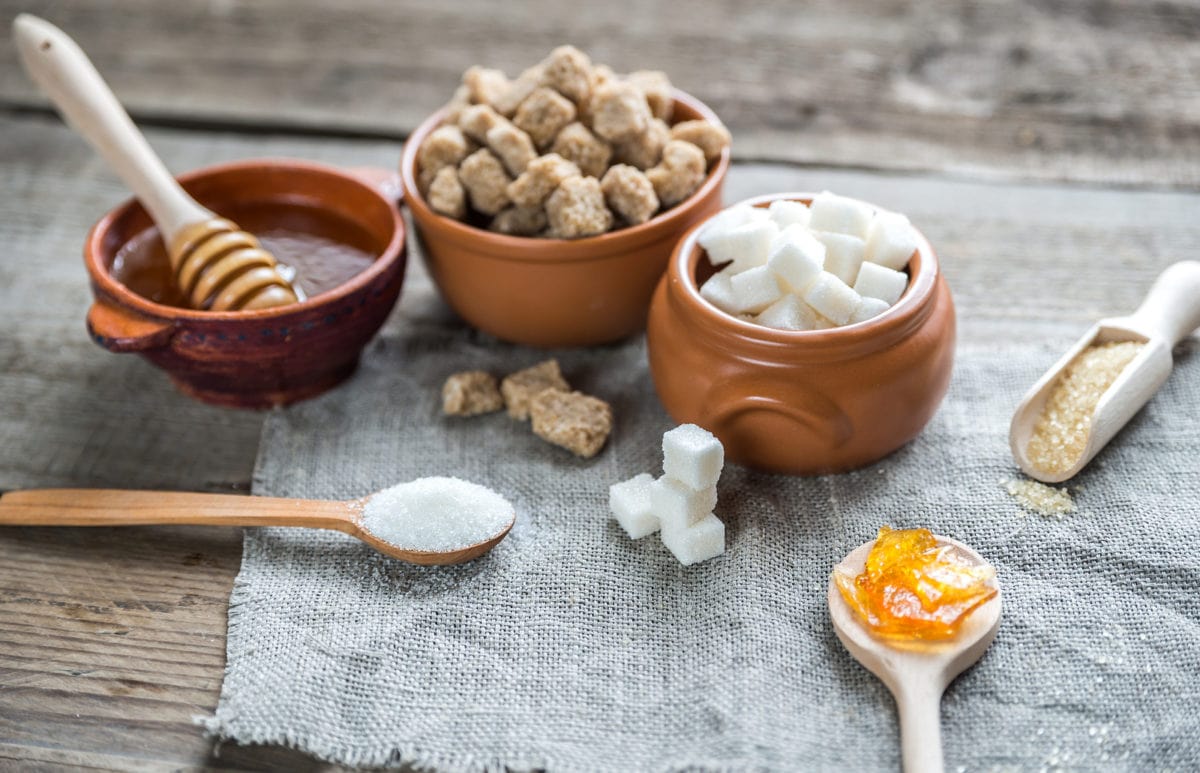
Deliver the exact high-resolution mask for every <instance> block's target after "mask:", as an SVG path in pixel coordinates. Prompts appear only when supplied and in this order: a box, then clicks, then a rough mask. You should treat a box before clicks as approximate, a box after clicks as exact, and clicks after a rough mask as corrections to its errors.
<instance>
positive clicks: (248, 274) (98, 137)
mask: <svg viewBox="0 0 1200 773" xmlns="http://www.w3.org/2000/svg"><path fill="white" fill-rule="evenodd" d="M13 38H14V40H15V41H16V44H17V50H18V51H19V52H20V54H21V60H22V61H23V62H24V63H25V69H26V70H28V71H29V75H30V76H31V77H32V78H33V80H34V81H35V82H36V83H37V84H38V86H40V87H41V89H42V91H43V92H44V93H45V94H46V95H47V96H48V97H50V99H51V100H52V101H53V102H54V103H55V105H57V106H58V109H59V112H60V113H62V116H63V120H65V121H66V122H67V123H68V124H69V125H70V126H71V127H72V128H74V129H75V131H76V132H78V133H79V134H80V135H82V136H83V138H84V139H86V140H87V141H88V142H89V143H91V145H92V146H93V147H94V148H96V150H98V151H99V152H100V155H101V156H103V157H104V159H105V160H106V161H107V162H108V164H109V166H110V167H112V169H113V171H114V172H116V173H117V174H118V175H119V176H120V177H121V179H122V180H124V181H125V184H126V185H128V186H129V187H130V189H131V190H132V191H133V192H134V194H135V195H136V196H137V197H138V200H139V201H141V202H142V205H143V206H145V208H146V209H147V211H149V213H150V217H152V218H153V219H154V222H155V224H156V225H158V230H159V232H160V233H161V234H162V238H163V242H164V243H165V244H166V245H167V254H168V255H170V258H171V267H172V269H173V270H174V274H175V279H176V281H177V283H178V285H179V287H180V289H181V290H182V291H183V294H184V295H185V296H186V297H187V299H188V302H189V303H190V304H191V305H192V307H193V308H196V309H210V310H212V311H236V310H242V309H265V308H270V307H274V306H283V305H286V304H289V303H296V301H297V300H298V295H297V293H296V289H295V288H294V287H293V286H292V284H291V282H290V281H289V280H288V279H285V278H284V276H283V274H281V273H280V269H281V268H283V269H285V270H286V271H290V269H287V268H286V267H282V266H279V265H278V264H277V263H276V261H275V258H274V257H273V256H272V255H271V254H270V253H269V252H267V251H266V250H264V249H263V248H262V245H260V244H259V242H258V240H257V239H255V238H254V237H253V236H251V235H250V234H248V233H246V232H245V231H242V230H240V229H239V228H238V227H237V226H236V225H235V224H234V223H232V222H230V221H229V220H225V219H224V218H221V217H218V216H217V215H216V214H214V213H213V212H212V211H210V210H208V209H206V208H205V207H202V206H200V204H199V203H197V202H196V200H195V199H193V198H192V197H191V196H189V195H188V194H187V193H186V192H184V190H183V188H181V187H179V183H177V182H175V179H174V178H173V177H171V175H170V173H169V172H168V171H167V168H166V167H165V166H163V163H162V161H161V160H160V159H159V158H158V156H156V155H155V154H154V151H153V150H151V149H150V145H149V144H148V143H147V142H146V138H145V137H143V136H142V134H141V132H139V131H138V130H137V127H135V126H134V125H133V121H132V120H130V118H129V114H128V113H126V112H125V110H124V109H123V108H122V107H121V105H120V103H119V102H117V98H116V97H115V96H114V95H113V93H112V91H111V90H110V89H109V88H108V85H107V84H106V83H105V82H104V79H103V78H101V77H100V73H98V72H96V68H95V67H94V66H93V65H92V63H91V61H90V60H88V58H87V55H86V54H84V53H83V51H82V50H81V49H80V48H79V46H78V45H76V43H75V41H73V40H71V38H69V37H67V35H66V33H64V32H63V31H62V30H60V29H59V28H58V27H55V26H54V25H53V24H51V23H49V22H47V21H45V20H44V19H39V18H38V17H36V16H31V15H29V14H27V13H23V14H20V15H18V16H17V18H16V20H15V21H14V22H13Z"/></svg>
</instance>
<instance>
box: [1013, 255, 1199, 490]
mask: <svg viewBox="0 0 1200 773" xmlns="http://www.w3.org/2000/svg"><path fill="white" fill-rule="evenodd" d="M1197 327H1200V262H1197V261H1194V260H1187V261H1181V262H1179V263H1175V264H1174V265H1171V266H1169V267H1168V268H1167V270H1166V271H1163V272H1162V274H1160V275H1159V277H1158V279H1157V280H1155V282H1154V285H1153V286H1152V287H1151V288H1150V292H1149V293H1148V294H1147V295H1146V299H1145V300H1144V301H1142V305H1141V306H1139V307H1138V309H1137V311H1135V312H1134V313H1133V314H1132V315H1130V316H1128V317H1114V318H1111V319H1102V320H1100V321H1099V322H1097V323H1096V324H1095V325H1093V326H1092V329H1091V330H1089V331H1088V332H1087V333H1086V334H1084V336H1083V338H1080V339H1079V341H1078V342H1077V343H1076V344H1075V345H1074V346H1073V347H1071V349H1070V350H1069V351H1068V352H1067V353H1066V354H1064V355H1063V356H1062V359H1060V360H1059V361H1058V362H1057V363H1055V365H1054V367H1052V368H1050V370H1048V371H1046V373H1045V375H1043V376H1042V377H1041V378H1040V379H1038V381H1037V383H1035V384H1034V385H1033V386H1032V387H1030V389H1029V391H1028V392H1026V393H1025V397H1023V398H1022V399H1021V403H1020V405H1018V406H1017V410H1016V413H1015V414H1014V415H1013V419H1012V425H1011V427H1010V429H1009V435H1008V439H1009V446H1010V447H1011V448H1012V455H1013V459H1015V460H1016V462H1017V466H1019V467H1020V468H1021V470H1022V471H1023V472H1024V473H1025V474H1026V475H1028V476H1029V477H1031V478H1035V479H1036V480H1040V481H1043V482H1045V483H1061V482H1062V481H1064V480H1068V479H1070V478H1072V477H1074V476H1075V475H1076V474H1077V473H1078V472H1079V471H1080V470H1082V469H1083V468H1084V467H1085V466H1086V465H1087V463H1088V462H1090V461H1091V460H1092V458H1093V457H1094V456H1095V455H1096V454H1097V453H1099V452H1100V449H1102V448H1104V446H1105V445H1107V444H1108V441H1109V440H1112V438H1113V436H1114V435H1116V434H1117V432H1119V431H1120V429H1121V428H1122V427H1124V426H1125V424H1126V422H1128V421H1129V420H1130V419H1131V418H1133V415H1134V414H1135V413H1137V412H1138V411H1139V410H1140V409H1141V407H1142V406H1143V405H1145V404H1146V401H1147V400H1149V399H1150V398H1151V397H1153V396H1154V393H1155V392H1157V391H1158V388H1159V387H1161V386H1162V384H1163V382H1164V381H1166V380H1167V376H1169V375H1171V368H1172V366H1173V365H1174V361H1173V360H1172V358H1171V349H1172V348H1174V346H1175V345H1176V344H1177V343H1179V342H1180V341H1182V340H1183V339H1184V338H1186V337H1187V336H1188V334H1189V333H1191V332H1192V331H1193V330H1195V329H1196V328H1197ZM1113 341H1135V342H1139V343H1144V344H1145V347H1144V348H1143V349H1142V351H1140V352H1139V353H1138V355H1137V357H1135V358H1134V359H1133V361H1132V362H1130V363H1129V364H1128V365H1126V366H1125V368H1124V370H1122V371H1121V375H1120V376H1119V377H1118V378H1117V380H1116V381H1115V382H1113V385H1112V386H1111V387H1109V388H1108V390H1107V391H1106V392H1105V393H1104V395H1103V396H1102V397H1101V398H1100V402H1099V403H1097V405H1096V410H1095V412H1094V413H1093V414H1092V423H1091V428H1090V430H1089V432H1088V438H1087V443H1086V445H1085V446H1084V449H1083V453H1082V454H1081V455H1080V456H1079V459H1078V460H1076V462H1075V464H1074V465H1072V466H1071V467H1070V468H1068V469H1066V470H1063V471H1061V472H1057V473H1055V472H1049V471H1046V470H1042V469H1040V468H1038V467H1035V466H1034V465H1033V464H1032V463H1031V462H1030V460H1029V457H1028V454H1027V453H1026V449H1027V447H1028V446H1029V439H1030V437H1031V436H1032V435H1033V430H1034V427H1035V426H1036V425H1037V421H1038V418H1039V417H1040V416H1041V414H1042V409H1043V408H1044V407H1045V405H1046V400H1047V399H1048V398H1049V396H1050V394H1051V391H1052V390H1053V389H1054V387H1055V385H1056V383H1057V382H1058V377H1059V375H1060V374H1061V373H1062V372H1063V370H1064V369H1065V368H1066V367H1067V366H1068V365H1070V364H1071V363H1072V362H1073V361H1074V360H1075V358H1076V357H1078V356H1079V354H1080V353H1081V352H1083V351H1084V350H1085V349H1087V348H1088V347H1089V346H1091V345H1092V344H1104V343H1110V342H1113Z"/></svg>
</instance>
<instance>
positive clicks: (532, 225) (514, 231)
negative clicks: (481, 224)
mask: <svg viewBox="0 0 1200 773" xmlns="http://www.w3.org/2000/svg"><path fill="white" fill-rule="evenodd" d="M547 222H548V221H547V220H546V210H545V209H543V208H542V207H509V208H508V209H506V210H504V211H503V212H501V213H500V214H498V215H496V216H495V217H494V218H492V223H491V225H489V226H488V230H491V231H495V232H496V233H502V234H508V235H509V236H537V235H538V234H540V233H541V232H542V231H544V230H546V223H547Z"/></svg>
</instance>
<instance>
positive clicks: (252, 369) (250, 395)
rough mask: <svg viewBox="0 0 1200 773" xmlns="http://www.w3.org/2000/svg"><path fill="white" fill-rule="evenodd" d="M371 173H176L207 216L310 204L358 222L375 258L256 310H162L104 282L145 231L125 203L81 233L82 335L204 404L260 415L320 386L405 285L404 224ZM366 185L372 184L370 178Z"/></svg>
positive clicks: (334, 376) (258, 164)
mask: <svg viewBox="0 0 1200 773" xmlns="http://www.w3.org/2000/svg"><path fill="white" fill-rule="evenodd" d="M383 174H384V175H386V174H387V173H383ZM371 176H372V173H371V172H369V171H364V172H363V173H361V174H357V173H351V172H347V171H343V170H340V169H335V168H333V167H328V166H323V165H320V164H313V163H308V162H305V161H297V160H292V159H271V160H251V161H240V162H237V163H231V164H221V165H218V166H211V167H205V168H204V169H199V170H197V171H195V172H191V173H190V174H187V175H184V176H183V177H181V178H179V181H180V183H182V185H183V187H184V188H185V189H186V190H187V191H188V192H189V193H190V194H192V196H194V197H195V198H196V199H197V200H198V201H199V202H200V203H201V204H204V205H205V206H207V207H209V208H210V209H212V210H214V211H216V212H218V213H220V212H221V211H222V210H223V209H224V208H226V207H228V206H231V205H236V204H237V203H248V202H252V203H256V204H257V203H272V202H278V203H287V204H302V205H309V206H315V207H321V208H324V209H327V210H332V211H334V212H335V213H337V214H339V215H341V216H342V217H344V218H345V219H347V220H349V221H351V222H354V223H356V224H358V225H359V226H360V227H361V228H362V229H364V230H365V231H366V232H367V233H369V234H371V235H372V236H373V238H374V241H375V242H376V243H377V244H378V245H380V246H381V248H382V251H381V252H380V254H379V257H378V258H376V260H375V262H374V263H372V264H371V265H370V266H369V267H368V268H366V269H365V270H364V271H362V272H361V273H359V274H358V275H356V276H355V277H354V278H353V279H351V280H350V281H348V282H346V283H344V284H342V285H340V286H338V287H336V288H335V289H333V290H330V291H328V292H324V293H321V294H319V295H315V296H313V297H311V298H308V299H306V300H305V301H303V302H302V303H296V304H292V305H290V306H281V307H279V308H276V309H264V310H259V311H236V312H210V311H193V310H191V309H183V308H178V307H175V306H166V305H163V304H159V303H155V302H153V301H150V300H147V299H146V298H144V297H142V296H141V295H138V294H136V293H134V292H133V291H131V290H130V289H128V288H126V287H125V286H124V285H122V284H121V283H120V282H118V281H117V280H116V279H114V278H113V277H112V275H111V274H110V273H109V272H110V268H111V266H112V263H113V259H114V258H115V257H116V255H117V253H118V252H119V251H120V249H121V247H122V246H123V245H125V244H126V243H128V242H129V241H130V240H131V239H132V238H134V237H135V236H137V235H138V234H139V233H141V232H143V231H145V230H146V229H147V228H151V227H152V224H151V221H150V218H149V216H148V215H147V214H146V211H145V210H144V209H142V207H141V205H140V204H138V203H137V202H136V201H133V200H130V201H127V202H125V203H124V204H122V205H120V206H119V207H117V208H116V209H114V210H113V211H111V212H109V213H108V214H107V215H105V216H104V217H103V218H101V220H100V221H99V222H98V223H96V225H94V226H93V227H92V230H91V231H90V232H89V233H88V237H87V243H86V244H85V245H84V253H83V256H84V263H85V264H86V266H87V270H88V274H89V275H90V277H91V283H92V292H93V295H94V296H95V300H94V301H93V303H92V307H91V309H90V310H89V311H88V316H87V325H88V331H89V333H91V336H92V338H93V339H94V340H95V341H96V343H98V344H100V345H101V346H103V347H104V348H105V349H108V350H109V351H113V352H138V353H139V354H141V355H142V356H144V357H145V358H146V359H148V360H150V361H151V362H153V363H154V364H155V365H157V366H158V367H160V368H162V369H163V370H165V371H167V375H169V376H170V377H171V380H172V381H173V382H174V383H175V385H176V386H177V387H178V388H179V389H180V390H181V391H183V392H184V393H185V394H188V395H190V396H192V397H195V398H198V399H200V400H203V401H205V402H209V403H216V404H219V405H227V406H233V407H239V408H267V407H270V406H274V405H281V404H285V403H290V402H293V401H296V400H301V399H304V398H306V397H312V396H314V395H316V394H318V393H320V392H323V391H325V390H327V389H329V388H330V387H332V386H334V385H335V384H337V383H338V382H340V381H341V380H342V379H344V378H346V377H347V376H349V375H350V374H351V373H352V372H353V371H354V368H355V366H356V365H357V364H358V356H359V352H360V351H361V350H362V348H363V346H364V345H365V344H366V343H367V341H368V340H370V338H371V337H372V336H373V335H374V334H375V331H377V330H378V329H379V327H380V326H381V325H382V324H383V321H384V319H386V317H387V315H388V313H389V312H390V311H391V309H392V307H393V306H394V305H395V303H396V300H397V298H398V297H399V295H400V285H401V283H402V282H403V280H404V264H405V246H404V239H405V231H404V221H403V219H402V218H401V217H400V213H399V211H398V210H397V208H396V201H395V198H389V197H388V196H387V195H385V192H384V190H383V188H382V187H381V186H380V185H378V184H375V183H374V182H372V181H369V180H368V178H369V177H371ZM393 176H394V175H393ZM374 179H375V180H379V181H381V179H380V177H379V173H378V171H376V172H375V173H374Z"/></svg>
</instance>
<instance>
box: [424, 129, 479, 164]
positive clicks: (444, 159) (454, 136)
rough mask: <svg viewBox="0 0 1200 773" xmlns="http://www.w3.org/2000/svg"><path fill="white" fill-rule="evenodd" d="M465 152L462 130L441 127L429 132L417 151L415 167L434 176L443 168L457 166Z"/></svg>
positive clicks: (465, 143) (465, 144) (465, 146)
mask: <svg viewBox="0 0 1200 773" xmlns="http://www.w3.org/2000/svg"><path fill="white" fill-rule="evenodd" d="M467 152H468V148H467V138H466V136H464V135H463V133H462V129H459V128H458V127H457V126H450V125H442V126H439V127H437V128H436V129H434V130H433V131H431V132H430V133H429V136H427V137H426V138H425V141H424V142H422V143H421V147H420V148H418V149H417V167H418V168H419V169H420V170H421V171H426V170H428V171H430V172H433V173H435V174H436V173H437V171H438V170H439V169H441V168H442V167H444V166H458V165H459V164H460V163H462V160H463V159H464V158H466V157H467Z"/></svg>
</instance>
